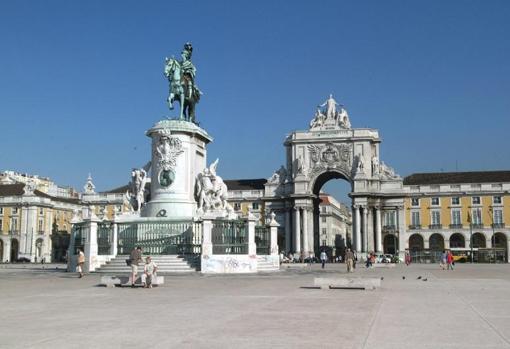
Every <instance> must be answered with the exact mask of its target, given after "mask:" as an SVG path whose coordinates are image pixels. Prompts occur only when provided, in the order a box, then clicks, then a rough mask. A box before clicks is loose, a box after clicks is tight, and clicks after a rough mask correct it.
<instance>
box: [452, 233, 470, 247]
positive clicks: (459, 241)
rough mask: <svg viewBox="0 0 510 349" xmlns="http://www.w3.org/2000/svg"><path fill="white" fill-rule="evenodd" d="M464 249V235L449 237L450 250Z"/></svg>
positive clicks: (456, 234) (457, 234) (458, 234)
mask: <svg viewBox="0 0 510 349" xmlns="http://www.w3.org/2000/svg"><path fill="white" fill-rule="evenodd" d="M457 247H461V248H462V247H466V241H465V239H464V235H462V234H460V233H455V234H452V236H450V248H457Z"/></svg>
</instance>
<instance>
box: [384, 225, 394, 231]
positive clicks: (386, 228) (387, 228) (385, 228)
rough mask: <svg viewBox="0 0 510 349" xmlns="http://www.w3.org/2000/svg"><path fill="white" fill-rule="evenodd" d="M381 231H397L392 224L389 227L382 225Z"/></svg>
mask: <svg viewBox="0 0 510 349" xmlns="http://www.w3.org/2000/svg"><path fill="white" fill-rule="evenodd" d="M382 229H383V231H395V230H397V227H396V226H395V225H394V224H391V225H384V226H383V227H382Z"/></svg>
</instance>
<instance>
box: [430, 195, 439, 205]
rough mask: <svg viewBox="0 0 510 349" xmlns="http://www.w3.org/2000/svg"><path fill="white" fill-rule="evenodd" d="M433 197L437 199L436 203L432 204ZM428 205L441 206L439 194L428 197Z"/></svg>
mask: <svg viewBox="0 0 510 349" xmlns="http://www.w3.org/2000/svg"><path fill="white" fill-rule="evenodd" d="M434 199H437V204H434ZM430 206H434V207H439V206H441V198H440V197H439V196H433V197H431V198H430Z"/></svg>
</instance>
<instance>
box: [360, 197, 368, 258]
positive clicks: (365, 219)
mask: <svg viewBox="0 0 510 349" xmlns="http://www.w3.org/2000/svg"><path fill="white" fill-rule="evenodd" d="M361 248H362V250H363V252H365V253H368V248H369V246H368V206H363V246H362V247H361Z"/></svg>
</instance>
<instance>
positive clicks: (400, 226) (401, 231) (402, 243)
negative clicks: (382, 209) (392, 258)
mask: <svg viewBox="0 0 510 349" xmlns="http://www.w3.org/2000/svg"><path fill="white" fill-rule="evenodd" d="M395 210H396V214H397V231H398V252H399V256H400V257H403V256H404V254H405V249H406V247H407V248H409V246H406V228H405V221H404V219H405V217H404V208H403V206H397V207H396V208H395Z"/></svg>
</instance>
